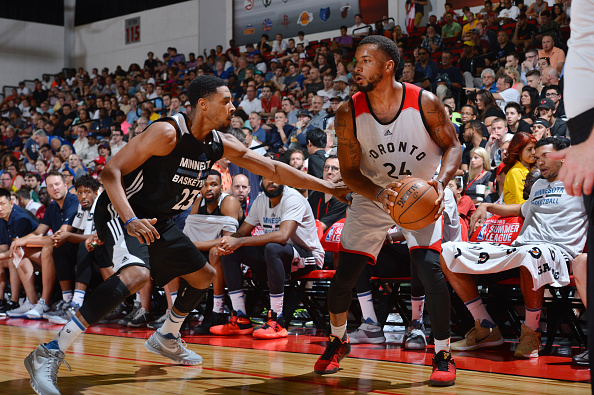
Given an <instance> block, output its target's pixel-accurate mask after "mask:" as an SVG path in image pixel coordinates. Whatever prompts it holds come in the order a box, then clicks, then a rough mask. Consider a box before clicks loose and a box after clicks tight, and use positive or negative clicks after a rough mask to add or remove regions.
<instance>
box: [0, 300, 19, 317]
mask: <svg viewBox="0 0 594 395" xmlns="http://www.w3.org/2000/svg"><path fill="white" fill-rule="evenodd" d="M17 308H19V303H18V302H13V301H12V300H7V301H6V302H5V303H4V305H3V306H2V307H0V317H6V312H7V311H10V310H13V309H17Z"/></svg>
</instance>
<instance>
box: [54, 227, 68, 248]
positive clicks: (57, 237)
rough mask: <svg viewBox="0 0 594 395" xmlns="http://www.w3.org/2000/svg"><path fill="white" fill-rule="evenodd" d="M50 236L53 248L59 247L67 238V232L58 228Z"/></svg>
mask: <svg viewBox="0 0 594 395" xmlns="http://www.w3.org/2000/svg"><path fill="white" fill-rule="evenodd" d="M51 238H52V245H53V246H54V247H55V248H57V247H60V246H61V245H62V244H64V243H65V242H66V239H67V238H68V232H64V231H62V230H58V231H57V232H56V233H54V234H53V235H52V236H51Z"/></svg>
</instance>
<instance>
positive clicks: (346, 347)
mask: <svg viewBox="0 0 594 395" xmlns="http://www.w3.org/2000/svg"><path fill="white" fill-rule="evenodd" d="M350 352H351V344H350V343H349V338H348V336H347V339H346V340H344V341H343V340H340V339H339V338H338V337H336V336H334V335H330V338H329V341H328V344H327V345H326V350H325V351H324V354H322V356H320V358H318V360H317V361H316V364H315V366H314V371H315V372H316V373H317V374H330V373H336V372H338V368H339V365H340V361H341V360H342V359H343V358H344V357H346V356H347V355H349V353H350Z"/></svg>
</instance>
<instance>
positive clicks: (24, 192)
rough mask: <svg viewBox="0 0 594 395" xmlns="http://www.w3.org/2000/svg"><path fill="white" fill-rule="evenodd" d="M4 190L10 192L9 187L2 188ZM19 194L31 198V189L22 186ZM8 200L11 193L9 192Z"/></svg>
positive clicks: (24, 197) (21, 196)
mask: <svg viewBox="0 0 594 395" xmlns="http://www.w3.org/2000/svg"><path fill="white" fill-rule="evenodd" d="M2 190H3V191H6V192H8V190H7V189H4V188H2ZM16 194H17V196H18V197H20V198H23V199H31V190H30V189H29V188H27V187H22V188H21V189H19V190H18V191H17V193H16ZM0 196H3V195H2V194H0ZM7 199H8V200H10V193H9V194H8V198H7Z"/></svg>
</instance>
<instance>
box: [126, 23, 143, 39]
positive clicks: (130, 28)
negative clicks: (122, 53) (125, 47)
mask: <svg viewBox="0 0 594 395" xmlns="http://www.w3.org/2000/svg"><path fill="white" fill-rule="evenodd" d="M139 42H140V17H136V18H130V19H126V44H133V43H139Z"/></svg>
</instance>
